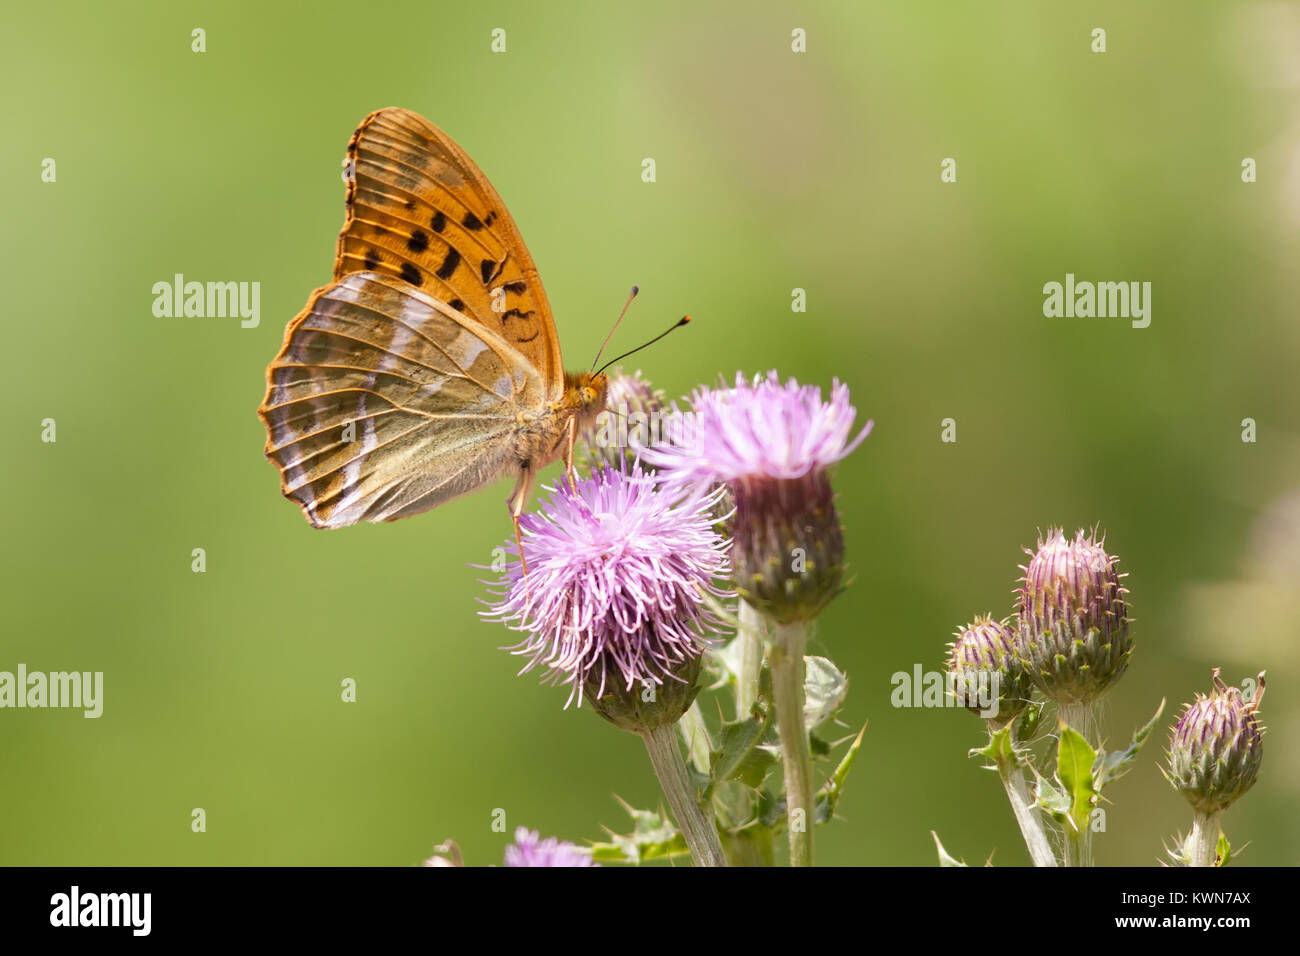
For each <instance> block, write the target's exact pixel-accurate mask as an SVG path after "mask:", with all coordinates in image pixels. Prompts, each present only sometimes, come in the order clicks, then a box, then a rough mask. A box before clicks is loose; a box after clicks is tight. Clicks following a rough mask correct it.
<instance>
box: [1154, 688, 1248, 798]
mask: <svg viewBox="0 0 1300 956" xmlns="http://www.w3.org/2000/svg"><path fill="white" fill-rule="evenodd" d="M1257 680H1258V683H1257V685H1256V690H1255V695H1254V698H1253V699H1252V700H1249V701H1248V700H1246V699H1245V697H1244V696H1243V695H1242V693H1241V691H1240V690H1238V689H1237V688H1236V687H1229V686H1227V685H1226V684H1225V683H1224V682H1223V680H1222V678H1220V677H1219V668H1217V667H1216V668H1215V669H1214V676H1213V682H1214V690H1213V692H1212V693H1211V694H1210V695H1209V696H1206V695H1204V694H1198V695H1197V696H1196V700H1195V701H1193V702H1192V703H1190V704H1188V705H1187V706H1186V707H1185V708H1184V709H1183V713H1182V716H1181V717H1179V718H1178V723H1177V724H1175V725H1174V728H1173V732H1172V734H1171V738H1170V743H1169V771H1168V772H1167V773H1166V774H1165V777H1166V778H1167V779H1168V780H1169V782H1170V783H1171V784H1173V786H1174V789H1175V790H1177V791H1178V792H1179V793H1181V794H1182V795H1183V796H1184V797H1186V798H1187V802H1188V803H1190V804H1191V805H1192V807H1193V809H1195V810H1196V811H1197V812H1198V813H1204V814H1207V815H1209V814H1213V813H1218V812H1219V811H1220V810H1223V809H1225V808H1226V807H1228V806H1229V805H1230V804H1231V803H1232V802H1233V801H1235V800H1236V799H1237V798H1238V797H1240V796H1241V795H1242V794H1244V793H1245V792H1246V791H1247V790H1249V789H1250V788H1251V787H1252V786H1254V785H1255V778H1256V777H1257V776H1258V775H1259V765H1260V763H1261V761H1262V760H1263V759H1264V727H1263V724H1261V723H1260V719H1259V713H1258V710H1259V704H1260V701H1261V700H1262V699H1263V696H1264V674H1263V672H1261V673H1260V675H1259V677H1258V679H1257Z"/></svg>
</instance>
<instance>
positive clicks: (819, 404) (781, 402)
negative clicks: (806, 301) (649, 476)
mask: <svg viewBox="0 0 1300 956" xmlns="http://www.w3.org/2000/svg"><path fill="white" fill-rule="evenodd" d="M691 407H692V418H693V421H692V422H691V424H690V426H689V427H685V428H683V429H682V434H681V436H680V437H681V439H682V440H681V441H680V442H679V443H676V444H668V443H663V444H659V445H655V446H653V447H651V448H648V449H646V451H645V454H644V456H643V457H644V458H645V460H646V462H647V463H648V464H652V465H654V466H655V467H656V468H658V469H659V471H660V473H661V475H662V476H663V477H664V479H665V480H667V481H671V482H673V483H674V484H677V485H680V486H682V487H684V488H685V487H691V488H701V487H703V488H707V487H710V486H712V485H713V484H715V483H717V482H734V481H738V480H740V479H743V478H748V477H764V478H775V479H794V478H802V477H804V476H805V475H807V474H808V473H809V472H811V471H814V470H824V469H826V468H828V467H830V466H831V465H833V464H835V463H836V462H837V461H839V460H840V459H842V458H844V457H846V456H847V455H848V454H849V453H850V452H852V451H853V450H854V449H855V448H857V447H858V445H860V444H861V443H862V441H863V439H865V438H866V437H867V435H868V434H869V433H870V431H871V427H872V425H873V424H874V423H873V422H867V424H866V425H865V426H864V427H863V428H862V430H861V431H860V432H858V434H857V435H856V436H853V437H852V438H850V435H851V434H852V431H853V422H854V419H855V418H856V417H857V409H855V408H854V407H853V406H852V405H851V404H849V389H848V386H847V385H844V384H843V383H841V382H840V381H839V380H838V379H837V380H836V381H835V382H834V383H833V384H832V386H831V398H830V401H829V402H825V401H823V400H822V390H821V389H820V388H819V387H817V386H816V385H800V384H799V383H798V382H797V381H795V380H794V379H790V381H788V382H786V383H785V384H784V385H782V384H781V380H780V378H779V377H778V376H777V373H776V371H775V370H773V371H770V372H768V373H767V375H766V376H761V375H756V376H754V380H753V382H752V383H751V382H749V381H747V380H746V379H745V376H744V374H743V373H740V372H737V373H736V385H735V387H734V388H724V389H711V388H698V389H696V390H695V392H694V393H693V394H692V395H691Z"/></svg>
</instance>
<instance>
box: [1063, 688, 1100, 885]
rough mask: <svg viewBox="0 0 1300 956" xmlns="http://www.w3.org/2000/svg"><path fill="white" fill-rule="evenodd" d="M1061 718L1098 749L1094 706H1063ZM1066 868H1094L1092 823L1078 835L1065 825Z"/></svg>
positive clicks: (1084, 826)
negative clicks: (1094, 735) (1094, 734)
mask: <svg viewBox="0 0 1300 956" xmlns="http://www.w3.org/2000/svg"><path fill="white" fill-rule="evenodd" d="M1059 706H1060V716H1061V720H1063V721H1065V726H1067V727H1069V728H1070V729H1071V730H1073V731H1075V732H1077V733H1078V734H1079V736H1081V737H1082V738H1083V739H1084V740H1086V741H1087V742H1088V746H1090V747H1094V748H1095V747H1096V744H1094V743H1093V733H1094V730H1095V727H1096V715H1095V712H1094V709H1093V705H1092V704H1061V705H1059ZM1063 855H1064V857H1065V859H1064V864H1065V866H1092V827H1091V825H1090V821H1085V823H1084V825H1083V828H1082V829H1081V830H1079V831H1078V832H1077V833H1076V832H1075V831H1074V830H1072V829H1071V828H1070V825H1069V824H1068V823H1067V824H1066V825H1065V852H1064V854H1063Z"/></svg>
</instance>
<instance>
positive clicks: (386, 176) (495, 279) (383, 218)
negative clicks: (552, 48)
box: [334, 108, 564, 400]
mask: <svg viewBox="0 0 1300 956" xmlns="http://www.w3.org/2000/svg"><path fill="white" fill-rule="evenodd" d="M347 164H348V169H349V170H350V175H349V176H348V177H347V178H349V180H350V181H349V182H348V188H347V200H346V202H347V221H346V222H345V223H344V226H343V231H342V232H341V233H340V234H339V240H338V248H337V252H336V257H335V262H334V277H335V279H341V278H342V277H344V276H346V275H350V274H353V273H358V272H375V273H380V274H384V275H391V276H394V277H397V278H400V279H401V280H403V281H404V282H407V283H409V284H410V285H412V286H414V287H416V288H418V289H419V290H420V291H422V292H424V293H426V294H427V295H429V296H431V297H432V298H434V299H438V300H441V301H443V302H446V303H447V304H448V305H450V306H451V307H452V308H453V309H456V310H457V311H459V312H462V313H464V314H465V315H466V316H468V317H470V319H472V320H473V321H476V322H478V323H481V324H483V325H486V326H487V327H488V328H489V329H490V330H491V331H492V332H493V333H495V334H496V335H498V336H500V337H501V338H503V339H505V340H506V341H507V342H510V343H511V344H512V345H514V347H515V348H516V349H517V350H518V351H519V352H520V353H521V354H522V355H523V356H525V357H526V358H527V359H528V360H529V361H530V362H531V363H532V365H533V366H534V367H535V368H536V369H537V372H538V374H539V375H540V377H541V380H542V382H543V383H545V385H546V387H547V389H548V392H549V395H550V397H551V399H552V400H554V399H555V398H557V397H558V396H559V394H560V393H561V392H562V390H563V383H564V373H563V366H562V365H561V360H560V346H559V340H558V338H557V336H556V332H555V323H554V320H553V318H552V316H551V310H550V306H549V305H548V304H547V301H546V293H545V291H544V290H543V288H542V283H541V279H540V278H539V277H538V275H537V269H536V267H535V266H534V264H533V261H532V257H531V256H530V255H529V253H528V250H527V248H526V247H525V246H524V242H523V239H522V237H521V236H520V234H519V229H518V227H517V226H516V225H515V223H514V220H513V219H511V217H510V214H509V212H508V211H507V210H506V207H505V204H504V203H503V202H502V201H501V197H500V196H499V195H498V194H497V192H496V190H495V189H494V188H493V187H492V184H491V183H490V182H488V180H487V177H485V176H484V175H483V173H482V171H481V170H480V169H479V168H478V166H476V165H475V164H474V162H473V160H471V159H470V158H469V156H468V155H466V154H465V152H464V150H462V149H461V148H460V147H459V146H457V145H456V143H455V142H454V141H453V140H452V139H451V137H449V136H447V135H446V134H445V133H443V132H442V131H441V130H440V129H438V128H437V127H436V126H434V125H433V124H432V123H430V122H429V121H428V120H426V119H424V118H423V117H422V116H419V115H418V114H416V113H412V112H410V111H409V110H404V109H397V108H389V109H384V110H379V111H378V112H375V113H372V114H370V115H369V116H367V117H366V118H365V119H364V120H363V121H362V122H361V125H360V126H359V127H358V128H357V130H356V132H355V133H354V134H353V136H352V141H351V142H350V143H349V144H348V158H347Z"/></svg>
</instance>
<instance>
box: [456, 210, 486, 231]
mask: <svg viewBox="0 0 1300 956" xmlns="http://www.w3.org/2000/svg"><path fill="white" fill-rule="evenodd" d="M460 224H461V225H462V226H464V227H465V228H466V229H470V230H479V229H482V228H483V220H482V219H480V218H479V217H478V216H476V215H474V214H473V213H472V212H469V211H468V210H467V211H466V212H465V218H464V219H462V220H461V221H460Z"/></svg>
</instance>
